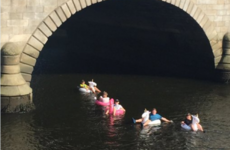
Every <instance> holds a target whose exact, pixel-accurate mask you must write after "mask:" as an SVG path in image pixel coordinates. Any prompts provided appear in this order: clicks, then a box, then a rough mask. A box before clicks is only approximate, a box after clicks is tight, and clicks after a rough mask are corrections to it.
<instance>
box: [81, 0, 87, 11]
mask: <svg viewBox="0 0 230 150" xmlns="http://www.w3.org/2000/svg"><path fill="white" fill-rule="evenodd" d="M80 4H81V8H82V9H83V8H85V7H86V2H85V0H80Z"/></svg>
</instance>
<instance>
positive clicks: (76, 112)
mask: <svg viewBox="0 0 230 150" xmlns="http://www.w3.org/2000/svg"><path fill="white" fill-rule="evenodd" d="M91 78H94V80H95V81H96V82H97V83H98V88H99V89H101V90H106V91H108V93H109V96H110V97H112V98H118V99H120V102H121V104H122V105H123V107H124V108H125V109H126V110H127V112H126V114H125V115H124V116H116V117H112V116H106V115H105V114H104V109H103V108H102V107H100V106H96V105H95V104H94V99H93V97H94V96H93V95H82V94H80V93H79V92H78V90H77V88H76V86H77V85H78V83H79V81H80V80H81V79H85V80H86V81H87V80H90V79H91ZM34 80H35V83H34V84H36V88H35V89H34V101H35V104H36V110H35V111H34V112H31V113H25V114H2V133H1V143H2V145H1V146H2V149H3V150H19V149H23V150H70V149H73V150H79V149H104V150H106V149H124V150H126V149H137V150H139V149H181V150H184V149H199V150H200V149H229V148H230V144H229V140H230V125H229V122H230V118H229V117H228V116H229V114H230V109H229V106H230V93H229V91H230V87H229V86H228V85H224V84H220V83H213V82H209V81H200V80H193V79H182V78H169V77H156V76H144V75H103V74H55V75H39V76H35V77H34ZM153 107H156V108H157V110H158V113H159V114H161V115H162V116H164V117H166V118H168V119H172V120H173V121H174V123H168V124H167V123H163V124H162V125H161V126H160V127H156V128H149V127H146V128H144V129H141V127H140V125H139V124H132V123H131V118H132V117H134V118H140V117H141V114H142V112H143V110H144V109H145V108H147V109H149V110H151V109H152V108H153ZM187 112H190V113H196V112H198V113H199V117H200V119H201V125H202V126H203V128H204V129H205V131H206V133H202V132H191V131H185V130H183V129H182V128H181V127H180V121H181V120H183V119H184V117H185V114H186V113H187Z"/></svg>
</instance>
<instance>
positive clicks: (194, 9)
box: [189, 5, 197, 16]
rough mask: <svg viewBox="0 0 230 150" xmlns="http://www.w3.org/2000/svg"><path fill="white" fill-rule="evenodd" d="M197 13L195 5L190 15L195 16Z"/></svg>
mask: <svg viewBox="0 0 230 150" xmlns="http://www.w3.org/2000/svg"><path fill="white" fill-rule="evenodd" d="M196 11H197V6H196V5H193V7H192V10H191V12H190V13H189V14H190V16H194V14H195V13H196Z"/></svg>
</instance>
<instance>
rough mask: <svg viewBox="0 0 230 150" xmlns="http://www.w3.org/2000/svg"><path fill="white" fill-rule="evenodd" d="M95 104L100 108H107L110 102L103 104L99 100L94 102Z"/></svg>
mask: <svg viewBox="0 0 230 150" xmlns="http://www.w3.org/2000/svg"><path fill="white" fill-rule="evenodd" d="M95 104H97V105H100V106H108V105H109V104H110V102H107V103H105V102H102V101H100V100H96V101H95Z"/></svg>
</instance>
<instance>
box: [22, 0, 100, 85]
mask: <svg viewBox="0 0 230 150" xmlns="http://www.w3.org/2000/svg"><path fill="white" fill-rule="evenodd" d="M98 2H102V0H68V1H66V2H64V3H62V4H61V5H60V6H58V7H57V8H56V9H54V10H53V11H52V12H51V13H50V14H49V15H47V17H46V18H45V19H43V21H41V23H40V24H39V25H38V27H37V28H36V29H35V31H34V32H33V33H32V34H31V36H30V38H29V39H28V41H27V42H25V46H24V47H23V50H22V53H21V56H20V68H21V73H22V76H23V77H24V79H25V80H26V82H27V83H28V84H30V81H31V79H32V76H31V74H32V72H33V67H34V66H35V63H36V59H37V58H38V57H39V54H40V51H41V50H42V49H43V47H44V45H45V44H46V42H47V41H48V38H49V37H50V36H51V35H52V34H53V32H55V31H56V30H57V28H58V27H60V26H61V25H62V24H63V23H64V22H65V21H66V20H67V19H68V18H70V17H71V16H72V15H74V14H75V13H76V12H78V11H80V10H82V9H84V8H86V7H88V6H90V5H92V4H96V3H98Z"/></svg>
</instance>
